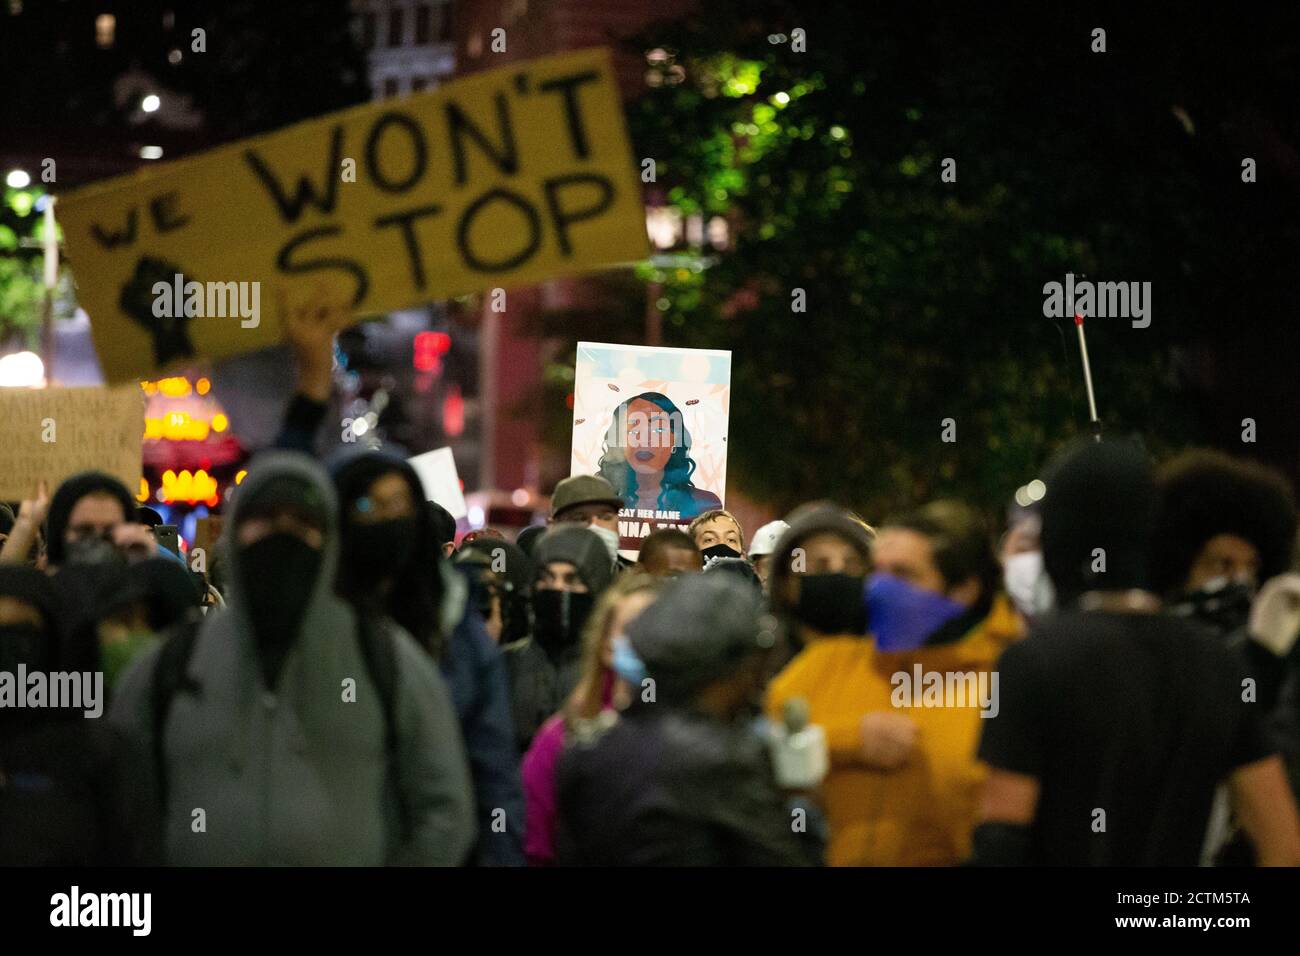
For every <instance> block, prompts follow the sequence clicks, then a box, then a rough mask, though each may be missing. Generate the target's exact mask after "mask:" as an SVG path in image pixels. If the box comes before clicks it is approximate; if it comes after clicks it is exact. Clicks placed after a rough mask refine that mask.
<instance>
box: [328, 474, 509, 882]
mask: <svg viewBox="0 0 1300 956" xmlns="http://www.w3.org/2000/svg"><path fill="white" fill-rule="evenodd" d="M334 481H335V485H336V487H337V488H338V493H339V506H340V510H341V512H342V516H343V535H342V540H343V551H342V556H341V561H340V562H339V585H338V587H339V593H340V595H341V596H342V597H344V598H346V599H347V600H348V601H349V602H350V603H351V604H353V606H354V607H356V608H357V610H358V613H360V614H362V615H363V616H364V617H365V618H367V619H368V620H369V621H371V622H372V625H373V626H376V627H382V626H385V623H386V622H390V621H391V622H395V623H396V624H398V625H400V626H401V627H402V628H404V629H405V630H406V631H407V632H408V633H410V634H411V635H412V636H413V637H415V638H416V641H417V642H418V643H419V644H420V645H421V646H422V647H424V648H425V650H426V651H427V652H428V653H429V654H430V655H431V656H433V657H434V659H435V660H437V661H438V663H439V666H440V668H441V671H442V675H443V677H444V678H445V679H446V681H447V684H448V686H449V688H450V690H451V695H452V702H453V704H454V706H455V708H456V715H457V717H458V718H459V721H460V728H461V734H462V736H463V737H464V740H465V751H466V756H467V758H468V760H469V765H470V772H471V775H472V777H473V784H474V802H475V809H476V814H477V818H478V824H479V827H478V845H477V847H476V849H475V851H474V853H473V854H472V859H474V860H475V861H476V862H478V863H480V864H483V865H493V866H523V864H524V856H523V837H522V833H523V820H524V808H523V786H522V783H521V782H520V779H519V755H518V753H517V752H516V751H515V748H514V742H513V734H512V730H511V721H510V711H509V696H508V692H507V689H506V676H505V666H504V664H503V663H502V661H501V655H500V653H499V651H498V650H497V647H496V644H495V643H494V642H493V640H492V638H491V637H490V636H489V635H488V633H487V631H486V629H485V627H484V625H483V621H482V618H481V617H480V616H479V614H478V612H477V610H475V609H473V608H468V609H463V608H462V606H461V605H463V596H461V597H460V599H459V600H457V599H456V598H457V596H458V592H459V591H461V590H463V588H464V585H463V584H462V582H461V581H460V579H459V578H458V577H457V576H456V574H455V572H454V571H452V570H450V568H449V567H448V566H447V562H446V561H445V560H444V559H443V557H442V547H441V542H440V541H439V540H438V538H439V536H440V535H439V532H438V530H437V528H436V526H435V523H434V521H433V520H432V515H431V513H430V510H429V509H428V508H426V507H425V506H424V503H423V500H422V499H423V488H422V486H421V484H420V479H419V476H418V475H416V473H415V470H414V469H413V468H411V466H410V465H409V464H407V463H406V462H405V461H403V460H402V459H400V458H396V457H394V456H391V455H388V454H385V453H382V452H364V453H360V454H357V455H354V456H350V457H348V458H346V459H344V460H343V461H342V462H341V463H339V464H338V465H337V466H336V468H335V471H334ZM462 611H463V613H462ZM498 811H504V819H503V820H502V819H499V817H500V813H498Z"/></svg>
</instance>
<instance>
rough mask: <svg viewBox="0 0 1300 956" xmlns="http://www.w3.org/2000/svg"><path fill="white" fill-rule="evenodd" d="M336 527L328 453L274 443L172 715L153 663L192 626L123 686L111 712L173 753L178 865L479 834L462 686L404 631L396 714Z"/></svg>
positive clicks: (398, 643)
mask: <svg viewBox="0 0 1300 956" xmlns="http://www.w3.org/2000/svg"><path fill="white" fill-rule="evenodd" d="M338 524H339V523H338V518H337V509H336V504H335V497H334V489H333V487H332V486H331V484H330V481H329V479H328V477H327V476H326V474H325V472H324V471H323V469H322V468H321V467H320V466H319V465H318V464H316V463H315V462H314V461H312V460H310V459H308V458H306V457H305V456H302V455H299V454H296V453H290V452H279V451H273V452H267V453H265V454H263V455H261V456H259V457H258V459H257V460H256V461H255V462H254V463H253V467H252V468H251V469H250V470H249V473H248V477H247V478H246V479H245V480H244V482H243V484H242V485H241V486H240V488H239V490H238V492H237V494H236V495H235V499H234V501H233V503H232V507H231V510H230V514H229V516H228V520H227V523H226V528H227V530H226V532H225V534H226V535H228V536H229V539H230V540H229V551H228V554H227V562H228V564H227V568H226V574H227V580H228V599H227V609H226V610H225V611H224V612H220V613H215V614H211V615H208V616H207V617H205V618H204V619H203V620H202V622H201V624H199V626H198V631H197V634H196V635H195V636H194V638H193V643H192V647H191V648H190V650H189V655H188V658H187V659H185V660H183V668H184V670H183V672H182V675H181V676H182V677H183V678H184V682H183V683H182V685H181V687H180V689H179V690H178V691H177V692H176V693H175V694H174V696H173V697H172V698H171V700H170V702H169V706H167V707H165V708H163V709H162V713H161V718H160V717H159V715H158V714H156V713H155V711H154V704H155V700H154V691H155V689H156V686H157V682H156V679H155V678H156V673H155V672H156V670H157V668H158V666H159V661H160V658H163V657H165V655H166V653H167V651H168V648H169V647H170V646H172V642H174V641H177V640H179V639H180V638H179V637H177V636H173V637H171V638H169V640H168V642H167V643H166V644H164V645H163V647H162V648H160V649H159V650H155V651H151V652H149V653H148V654H146V655H144V656H143V657H142V658H141V660H140V661H139V662H138V663H137V664H136V665H135V666H134V667H133V668H132V669H131V670H130V671H129V672H128V673H127V674H126V676H125V677H124V678H123V681H122V683H121V685H120V686H119V689H118V696H117V699H116V700H115V701H114V705H113V712H112V718H113V720H114V721H115V722H116V723H118V724H119V725H120V726H122V727H123V728H125V729H126V730H127V731H128V732H129V733H130V734H131V735H132V736H133V737H134V738H135V739H136V740H137V741H138V742H139V743H140V744H141V745H142V746H143V747H144V748H145V749H146V750H147V751H151V752H154V753H155V754H157V755H158V758H157V761H156V763H155V764H154V765H153V770H154V772H155V773H161V776H160V778H159V780H158V784H159V786H160V787H162V789H163V792H164V793H165V794H166V795H167V797H168V800H167V807H166V811H165V824H164V827H165V841H166V848H167V860H168V862H169V863H173V864H197V865H272V864H286V865H299V866H302V865H361V866H378V865H383V864H415V865H457V864H460V863H461V862H463V861H464V859H465V856H466V854H467V853H468V851H469V848H470V846H471V845H472V843H473V840H474V831H475V827H474V814H473V804H472V799H471V795H470V787H469V774H468V771H467V768H466V763H465V754H464V749H463V746H462V744H461V739H460V732H459V728H458V727H457V724H456V716H455V713H454V711H453V709H452V705H451V700H450V696H449V694H448V692H447V688H446V685H445V684H444V683H443V680H442V678H441V677H440V676H439V674H438V672H437V668H436V667H435V666H434V663H433V661H432V660H430V658H429V655H428V654H427V653H425V652H424V651H423V650H421V649H420V647H419V646H418V645H417V644H416V643H415V641H414V640H412V639H411V638H410V636H409V635H407V634H405V633H404V632H400V631H397V632H395V633H392V634H390V635H389V638H390V639H391V644H389V645H387V646H388V648H389V650H390V655H391V657H390V661H389V664H390V667H389V668H388V670H387V673H389V674H390V676H391V678H392V684H393V686H392V687H391V688H390V690H391V712H389V708H388V705H387V703H386V699H385V697H384V695H383V694H382V692H381V688H380V686H379V684H378V681H377V677H376V675H377V674H378V673H379V670H378V668H376V667H374V666H373V665H372V663H371V661H370V660H369V658H370V657H371V656H372V654H373V653H375V648H376V647H377V646H382V645H375V644H367V643H366V640H367V638H366V636H365V635H364V634H362V633H361V630H360V628H359V626H358V620H357V616H356V614H355V613H354V611H353V610H352V608H351V607H349V605H348V604H347V603H346V602H345V601H343V600H342V599H341V598H338V597H336V596H335V594H334V584H335V576H336V571H337V563H338V553H339V526H338ZM390 718H391V719H390ZM155 728H161V739H159V740H155V736H154V735H155ZM163 784H165V787H163ZM196 807H202V808H203V811H204V819H205V821H206V827H205V829H204V830H202V831H200V832H195V831H196V829H198V827H197V826H196V818H195V816H194V810H193V808H196Z"/></svg>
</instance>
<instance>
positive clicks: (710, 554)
mask: <svg viewBox="0 0 1300 956" xmlns="http://www.w3.org/2000/svg"><path fill="white" fill-rule="evenodd" d="M743 557H744V555H743V554H741V553H740V552H739V551H737V550H736V549H735V548H729V547H727V546H726V545H725V544H715V545H713V546H712V547H708V548H705V549H704V550H703V551H701V552H700V558H701V561H702V563H703V564H704V566H705V567H707V566H708V563H709V562H710V561H711V560H713V559H714V558H743Z"/></svg>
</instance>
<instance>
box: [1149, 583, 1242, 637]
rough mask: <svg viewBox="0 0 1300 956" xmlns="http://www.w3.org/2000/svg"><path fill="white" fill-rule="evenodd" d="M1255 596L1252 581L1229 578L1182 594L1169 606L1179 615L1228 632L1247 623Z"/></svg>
mask: <svg viewBox="0 0 1300 956" xmlns="http://www.w3.org/2000/svg"><path fill="white" fill-rule="evenodd" d="M1254 597H1255V589H1254V588H1253V587H1252V586H1251V585H1249V584H1245V583H1242V582H1238V581H1231V582H1226V583H1222V584H1219V586H1218V587H1210V588H1201V589H1200V590H1199V591H1192V592H1190V593H1188V594H1185V595H1183V597H1182V599H1181V600H1179V601H1178V602H1176V603H1175V604H1173V605H1171V606H1170V608H1169V610H1170V612H1172V613H1173V614H1177V615H1179V616H1183V617H1193V618H1196V619H1197V620H1199V621H1202V622H1203V623H1205V624H1208V625H1210V626H1211V627H1213V628H1215V629H1216V630H1218V631H1219V632H1220V633H1223V634H1227V633H1230V632H1232V631H1236V630H1239V629H1241V628H1243V627H1245V626H1246V625H1247V624H1248V623H1249V621H1250V604H1251V601H1252V600H1254Z"/></svg>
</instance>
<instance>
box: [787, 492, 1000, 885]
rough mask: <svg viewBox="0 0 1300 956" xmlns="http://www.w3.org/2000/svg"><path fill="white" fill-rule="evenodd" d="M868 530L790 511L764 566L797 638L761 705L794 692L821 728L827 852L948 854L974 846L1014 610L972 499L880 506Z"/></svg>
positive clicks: (886, 859)
mask: <svg viewBox="0 0 1300 956" xmlns="http://www.w3.org/2000/svg"><path fill="white" fill-rule="evenodd" d="M874 545H875V547H874V551H873V550H872V543H871V540H870V537H869V532H868V531H867V529H866V528H865V527H864V526H863V525H862V523H861V522H859V521H857V520H855V519H854V518H853V517H852V516H850V515H849V514H847V513H846V512H844V511H842V510H840V509H838V508H835V507H833V506H829V505H813V506H805V507H804V508H801V509H799V510H797V511H795V512H794V513H793V514H792V515H791V516H790V530H789V531H787V532H786V533H785V535H784V536H783V537H782V539H781V541H780V543H779V544H778V546H777V551H776V555H775V557H774V561H773V566H772V570H771V573H770V575H769V578H768V582H769V588H770V593H771V600H772V604H773V608H774V609H775V610H776V611H777V612H778V613H779V614H781V615H782V616H783V617H785V618H786V619H787V620H788V621H789V622H790V623H789V628H790V630H792V631H793V632H794V634H795V635H796V637H797V639H798V641H799V642H800V643H801V644H802V646H803V650H801V651H800V652H799V653H798V655H797V656H796V657H795V658H794V659H793V660H792V661H791V662H790V663H789V665H788V666H787V667H786V668H785V670H783V671H782V672H781V673H780V674H779V675H777V677H776V678H775V679H774V680H773V681H772V684H771V686H770V687H769V688H768V695H767V711H768V715H769V717H771V718H773V719H774V720H779V719H780V718H781V715H782V714H783V713H784V711H785V709H786V706H787V704H788V703H790V702H791V701H795V700H802V701H804V702H805V703H806V704H807V706H808V710H809V719H810V721H811V722H812V723H814V724H819V725H821V726H822V728H823V729H824V731H825V733H826V741H827V746H828V749H829V756H830V770H829V772H828V774H827V776H826V779H825V781H824V782H823V795H824V800H825V807H826V815H827V821H828V824H829V827H830V834H831V836H830V844H829V847H828V850H827V862H828V863H829V864H830V865H832V866H951V865H954V864H956V863H959V862H961V861H962V860H963V859H965V857H966V855H967V853H968V852H969V849H970V836H971V830H972V828H973V827H974V825H975V813H976V795H977V787H978V784H979V781H980V778H981V770H980V768H979V766H978V764H977V762H976V758H975V744H976V741H977V739H978V736H979V725H980V723H981V722H982V721H981V714H982V713H987V712H988V711H989V710H991V709H992V708H993V707H994V706H996V703H995V695H994V694H993V693H992V688H993V687H994V686H995V685H994V684H993V678H992V672H993V670H994V666H995V662H996V661H997V658H998V655H999V654H1000V653H1001V652H1002V650H1003V648H1005V647H1006V646H1007V645H1008V644H1009V643H1010V642H1011V641H1014V640H1016V639H1017V638H1018V637H1019V636H1020V621H1019V618H1018V617H1017V616H1016V614H1015V611H1014V610H1013V609H1012V608H1011V605H1010V602H1008V601H1007V600H1006V598H1005V596H1003V595H1001V594H999V593H998V592H997V590H996V588H997V569H996V563H995V561H994V559H993V554H992V542H991V541H990V540H989V537H988V535H987V534H986V533H985V530H984V526H983V523H982V522H981V521H980V520H979V518H978V516H977V515H976V514H975V513H974V512H972V511H971V509H969V508H966V507H965V506H963V505H960V504H958V503H956V502H947V501H940V502H934V503H932V504H930V505H927V506H925V507H924V508H921V509H920V510H919V511H917V512H914V513H912V514H908V515H903V516H900V517H897V518H893V519H891V520H889V521H887V522H886V523H885V524H884V525H883V527H882V528H881V529H880V531H879V533H878V536H877V537H876V539H875V542H874ZM869 561H870V562H871V564H873V565H874V569H875V573H874V574H873V575H872V576H871V577H870V578H867V577H866V572H867V568H868V566H869V564H868V562H869ZM950 675H951V676H950ZM936 681H937V682H938V686H939V689H940V691H943V692H946V693H947V694H948V696H944V693H939V694H935V693H934V687H935V682H936ZM927 695H928V696H927Z"/></svg>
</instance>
